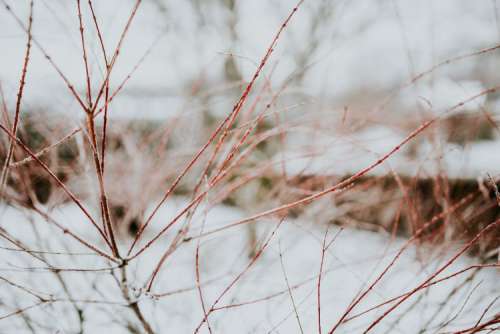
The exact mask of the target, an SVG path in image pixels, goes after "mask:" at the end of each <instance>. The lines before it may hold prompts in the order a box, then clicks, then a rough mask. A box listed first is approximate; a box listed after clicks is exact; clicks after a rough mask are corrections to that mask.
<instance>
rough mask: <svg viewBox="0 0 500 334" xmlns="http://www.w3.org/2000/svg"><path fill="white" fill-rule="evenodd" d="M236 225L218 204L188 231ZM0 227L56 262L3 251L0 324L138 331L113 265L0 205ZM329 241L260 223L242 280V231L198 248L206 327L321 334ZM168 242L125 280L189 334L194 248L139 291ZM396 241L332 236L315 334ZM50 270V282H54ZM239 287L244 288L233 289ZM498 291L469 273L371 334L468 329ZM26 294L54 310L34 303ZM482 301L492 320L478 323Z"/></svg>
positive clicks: (487, 274) (489, 278)
mask: <svg viewBox="0 0 500 334" xmlns="http://www.w3.org/2000/svg"><path fill="white" fill-rule="evenodd" d="M183 203H184V204H185V203H186V201H185V200H182V199H179V198H176V199H174V200H173V204H171V205H168V206H167V207H166V208H164V209H163V210H162V211H161V213H160V214H159V215H158V219H156V220H155V221H154V223H153V226H155V227H154V228H152V231H151V233H153V231H157V230H158V229H159V227H160V226H161V225H162V223H164V221H165V220H166V219H168V218H170V217H172V216H173V215H174V214H175V212H176V211H177V210H179V209H180V208H181V205H182V204H183ZM52 216H53V217H54V219H56V220H57V221H59V222H61V223H62V224H63V225H64V226H68V227H70V226H71V228H72V229H73V230H76V231H78V232H80V235H81V236H84V237H85V239H86V240H89V241H91V242H97V240H94V239H96V238H95V236H93V235H92V234H91V233H88V230H89V229H88V223H86V220H85V219H84V217H80V216H81V214H80V213H79V211H78V209H75V208H74V207H72V206H66V207H61V208H58V209H55V210H54V212H52ZM243 216H244V215H243V213H242V212H239V211H238V210H236V209H234V208H228V207H223V206H219V207H215V208H213V209H212V210H210V211H209V213H208V215H206V216H205V217H195V219H194V221H204V223H205V224H206V225H205V228H206V230H212V229H214V228H217V227H219V226H223V225H226V224H227V223H229V222H232V221H235V220H238V219H241V218H242V217H243ZM1 217H2V222H3V228H5V229H6V230H8V231H10V232H12V235H14V236H15V237H16V238H17V239H18V241H19V242H22V243H24V244H29V245H37V247H40V248H39V249H43V250H44V251H47V252H54V254H52V253H47V254H38V255H39V256H41V257H42V258H43V259H44V261H43V262H42V261H40V260H36V259H34V257H33V256H30V255H29V254H19V252H18V251H17V252H16V251H15V250H14V249H13V248H15V247H8V248H3V249H2V257H1V264H0V267H1V268H2V280H3V279H7V280H9V282H11V284H16V285H18V287H17V288H16V287H14V286H10V287H8V286H9V284H7V283H5V282H4V283H3V284H2V286H3V288H2V292H1V300H2V310H3V312H4V314H2V316H5V315H6V314H7V313H8V310H10V311H11V312H15V311H16V310H17V309H24V308H29V307H32V308H31V309H28V310H27V311H26V312H25V317H26V318H29V319H32V322H31V325H32V326H33V327H34V328H35V332H36V333H76V332H79V331H80V330H81V329H80V328H79V326H80V321H79V320H78V319H79V318H78V314H77V312H76V311H75V308H76V307H77V308H78V309H79V310H81V311H82V312H83V314H84V316H83V319H84V320H83V321H82V322H81V325H82V327H83V332H86V333H87V332H89V333H100V332H103V331H106V332H109V333H123V332H124V331H125V330H126V328H124V326H126V325H127V324H128V323H129V322H131V323H132V324H133V325H132V326H134V325H135V324H136V321H135V320H134V317H133V316H132V313H131V311H130V310H129V309H127V308H126V303H125V301H124V300H123V298H121V296H120V287H119V285H118V283H117V282H116V281H114V279H113V275H110V274H109V270H107V269H106V268H111V267H114V266H115V265H114V264H113V263H110V262H109V261H103V260H102V259H101V258H99V257H97V256H95V255H94V254H91V253H90V254H89V253H88V251H87V250H86V249H85V248H82V247H81V246H79V245H77V244H76V243H74V242H70V241H68V240H69V239H68V238H65V237H61V233H60V232H59V231H57V230H55V229H53V228H50V225H48V224H47V223H46V222H45V221H43V220H41V219H40V218H39V217H36V216H35V217H34V216H32V215H25V214H24V213H23V212H20V211H19V210H15V209H13V208H5V207H4V208H2V212H1ZM199 228H200V226H196V225H195V226H193V229H192V233H193V236H196V235H197V234H198V233H199V232H198V229H199ZM325 232H326V226H318V225H317V224H315V223H314V222H304V221H300V220H289V219H285V220H284V221H283V223H282V224H281V225H280V226H279V227H278V226H277V223H276V222H274V221H262V222H260V223H259V224H258V234H259V236H262V239H261V238H259V239H260V240H261V243H260V245H259V247H262V246H263V245H264V244H265V243H266V242H267V241H269V242H268V244H267V247H265V249H264V252H263V254H262V256H261V257H259V258H258V259H257V260H256V261H255V263H254V264H253V265H252V266H250V267H249V269H248V270H246V268H247V267H248V266H249V264H250V263H251V259H250V258H249V256H248V254H249V250H248V240H246V237H247V232H246V229H245V228H244V227H238V228H232V229H229V230H227V231H225V232H222V233H219V234H217V235H215V236H213V237H206V238H204V239H203V240H202V241H201V243H200V245H199V247H200V248H199V263H200V265H199V272H200V282H201V284H200V287H201V290H202V293H203V297H204V302H205V304H206V305H207V309H210V306H213V307H214V309H215V311H214V312H213V313H212V314H211V316H210V317H209V323H210V326H211V329H212V330H213V331H214V332H217V333H297V332H300V331H301V329H300V328H302V331H303V332H304V333H314V332H317V331H318V277H319V273H320V266H321V258H322V249H323V242H324V240H325V239H324V238H325ZM272 233H274V234H272ZM172 234H174V233H172ZM35 236H37V237H35ZM169 239H171V238H168V237H166V238H164V239H162V241H161V242H160V243H157V244H156V246H155V247H153V248H151V249H150V250H148V251H147V253H146V254H145V256H143V257H141V259H140V260H138V261H134V262H132V263H131V266H130V268H129V272H130V275H131V277H130V280H131V282H134V283H133V286H132V287H131V288H132V289H133V290H134V291H136V293H137V297H135V298H134V299H133V301H138V302H139V304H140V305H141V307H142V309H143V312H144V313H145V314H147V316H146V318H147V320H148V321H149V322H150V323H151V324H153V327H154V330H156V331H157V332H159V333H191V332H193V331H194V330H195V329H196V327H197V325H198V324H199V323H200V322H201V321H202V319H203V310H202V308H201V306H200V299H199V295H198V290H197V288H196V286H197V283H196V264H195V263H196V261H195V254H196V246H197V242H196V241H195V240H193V241H191V242H186V243H184V244H183V245H182V246H181V247H179V249H178V250H177V251H176V252H175V254H174V255H173V256H172V257H171V259H170V260H169V261H168V262H167V263H166V265H165V266H164V268H163V269H162V272H161V275H160V277H159V278H158V280H157V283H156V284H155V286H154V289H153V290H152V291H151V292H150V293H145V292H144V291H141V289H142V288H143V285H142V283H143V282H145V281H146V279H147V275H149V274H150V273H151V270H152V268H153V267H154V266H155V264H156V263H157V261H158V259H159V257H160V256H161V254H162V253H163V252H164V251H165V248H166V247H167V245H168V241H169ZM126 241H127V240H124V244H127V242H126ZM128 241H130V240H128ZM404 243H405V240H403V239H392V240H391V238H390V237H388V236H385V235H380V234H376V233H371V232H363V231H357V230H350V229H344V230H342V231H341V230H339V229H338V228H336V227H330V229H329V230H328V235H327V236H326V245H325V248H326V247H328V248H327V250H326V251H325V254H324V263H323V268H322V271H321V273H322V276H321V285H320V291H321V293H320V298H321V304H320V305H321V326H322V329H323V332H327V331H329V330H330V329H332V328H333V325H334V324H335V323H336V322H337V320H338V319H339V318H340V317H341V315H342V314H343V312H344V311H345V309H346V308H347V307H348V305H349V304H350V303H351V302H352V300H353V299H354V298H355V297H356V296H358V295H359V294H360V293H361V292H364V290H365V289H367V287H368V286H369V285H370V284H372V283H373V282H374V281H375V279H376V278H377V276H378V275H379V274H380V273H381V272H382V271H383V269H384V268H386V267H387V265H388V264H389V262H390V261H391V260H392V259H393V258H394V257H395V255H396V253H397V252H398V250H399V249H400V248H401V247H402V246H403V244H404ZM100 246H101V247H102V246H103V245H100ZM124 249H125V247H124ZM453 251H454V249H449V248H445V247H443V248H442V249H440V248H437V249H425V248H424V249H422V248H420V249H419V250H418V251H417V248H415V247H414V245H413V244H412V245H410V246H409V247H408V249H406V251H405V252H404V253H403V254H402V255H401V257H400V258H399V259H398V260H397V261H396V263H395V265H394V266H393V267H392V268H391V269H390V270H389V272H388V274H387V275H386V276H384V278H383V279H382V280H381V281H380V282H379V283H378V284H377V285H375V286H374V288H373V289H372V290H371V292H370V293H369V294H368V295H367V297H366V299H364V300H363V301H362V302H361V303H359V305H358V306H356V307H355V308H354V310H353V311H352V312H351V313H350V314H349V317H348V318H347V319H349V318H350V317H351V316H355V315H357V314H359V313H362V312H363V311H366V310H367V309H369V308H371V307H373V306H375V305H378V304H380V303H383V302H386V301H388V300H390V299H391V298H393V297H398V296H400V295H403V294H405V293H407V292H409V291H411V290H412V289H413V288H415V287H416V286H418V285H419V284H420V283H422V282H424V281H425V280H426V279H427V277H428V276H429V275H431V274H433V273H435V272H436V271H437V270H438V269H439V268H440V267H442V266H444V265H445V264H446V263H447V262H448V260H449V259H451V258H452V256H453V255H454V252H453ZM72 253H73V254H74V255H71V254H72ZM475 264H478V263H477V260H475V259H473V258H468V257H462V258H460V259H458V260H457V261H455V262H453V263H452V264H451V265H450V266H449V267H447V269H445V270H444V271H443V272H442V273H441V274H440V275H438V276H437V277H436V278H435V279H434V280H433V281H438V280H439V279H440V278H444V277H447V276H449V275H450V274H454V273H457V272H460V271H462V270H464V269H467V268H470V266H473V265H475ZM48 268H52V269H48ZM55 268H57V269H58V275H56V274H54V270H55ZM75 270H76V271H75ZM85 270H87V271H88V272H85ZM115 270H116V269H115ZM82 271H84V272H82ZM239 275H241V277H240V276H239ZM237 277H240V278H239V279H238V280H237V281H236V283H233V282H234V281H235V279H236V278H237ZM60 278H62V279H63V280H64V281H66V282H69V283H67V284H68V285H70V286H69V288H68V291H67V292H66V291H65V290H63V289H62V285H61V281H59V279H60ZM21 287H22V288H21ZM228 288H229V289H228ZM499 289H500V286H499V285H498V269H496V268H489V269H488V268H485V269H483V270H480V271H476V270H475V269H470V270H467V271H465V272H463V273H460V274H458V275H457V276H455V277H454V278H451V279H448V280H445V281H442V282H441V283H438V284H436V285H435V286H433V287H430V288H429V289H425V290H424V291H421V292H418V293H416V294H415V295H413V296H412V297H411V298H409V299H408V300H407V301H406V302H405V303H403V304H402V307H401V308H399V309H397V310H396V311H395V312H394V313H393V314H391V315H390V316H388V317H387V318H386V319H385V320H384V321H383V322H382V323H381V324H380V325H379V326H378V327H375V329H374V331H373V332H374V333H387V332H390V333H418V332H422V333H423V332H424V331H425V332H426V333H427V332H429V333H448V332H452V331H453V330H459V329H464V328H466V327H467V326H471V325H473V324H474V323H475V322H476V321H478V320H479V319H480V318H481V316H483V317H489V316H491V315H494V314H495V313H496V312H497V311H498V310H499V305H498V302H496V298H498V295H499V294H500V290H499ZM224 292H225V293H224ZM33 294H34V295H35V296H42V297H44V298H47V299H49V298H52V299H54V300H56V302H54V303H47V304H43V303H42V304H40V300H39V299H38V298H37V297H35V296H33ZM221 296H222V298H219V297H221ZM216 300H218V302H216ZM396 301H397V300H396ZM495 302H496V303H495ZM490 303H492V305H491V307H490V309H489V311H488V312H487V313H486V314H485V315H483V314H482V313H483V310H484V309H485V308H487V307H488V305H489V304H490ZM393 304H394V302H392V303H389V304H387V305H385V306H382V307H380V308H377V309H375V310H373V311H371V312H368V313H366V314H364V315H362V316H360V317H358V318H354V319H353V320H350V321H347V322H346V323H345V324H343V325H341V326H340V327H339V333H353V332H355V333H361V332H362V331H363V330H365V329H366V328H367V327H368V325H370V324H371V323H372V322H373V321H374V320H375V319H376V318H378V317H379V316H381V315H382V314H383V312H384V311H385V310H387V309H388V307H389V306H391V305H393ZM24 321H25V320H24V319H23V317H14V316H12V317H9V318H6V319H3V320H2V326H1V329H2V330H1V332H2V333H24V332H29V330H28V329H27V328H26V327H25V322H24ZM23 329H24V330H23ZM200 332H201V333H205V332H207V333H208V329H207V327H202V329H201V331H200Z"/></svg>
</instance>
